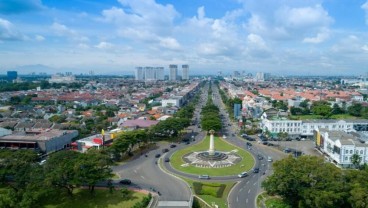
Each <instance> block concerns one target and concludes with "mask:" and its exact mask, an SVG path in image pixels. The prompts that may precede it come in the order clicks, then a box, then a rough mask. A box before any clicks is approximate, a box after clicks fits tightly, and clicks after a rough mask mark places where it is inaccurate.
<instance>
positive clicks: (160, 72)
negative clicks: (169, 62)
mask: <svg viewBox="0 0 368 208" xmlns="http://www.w3.org/2000/svg"><path fill="white" fill-rule="evenodd" d="M155 72H156V80H165V70H164V67H156V69H155Z"/></svg>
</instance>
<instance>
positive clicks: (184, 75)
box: [181, 64, 189, 80]
mask: <svg viewBox="0 0 368 208" xmlns="http://www.w3.org/2000/svg"><path fill="white" fill-rule="evenodd" d="M181 68H182V75H181V79H183V80H189V65H188V64H184V65H182V66H181Z"/></svg>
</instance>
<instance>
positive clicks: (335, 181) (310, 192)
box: [262, 156, 350, 208]
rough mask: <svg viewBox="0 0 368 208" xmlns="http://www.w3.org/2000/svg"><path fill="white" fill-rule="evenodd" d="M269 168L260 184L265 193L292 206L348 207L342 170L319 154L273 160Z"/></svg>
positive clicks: (346, 189)
mask: <svg viewBox="0 0 368 208" xmlns="http://www.w3.org/2000/svg"><path fill="white" fill-rule="evenodd" d="M273 169H274V173H273V174H272V175H271V176H270V177H268V178H267V179H266V180H265V181H264V182H263V183H262V186H263V188H264V189H265V190H266V191H267V193H268V194H271V195H272V194H277V195H279V196H281V197H282V198H283V199H284V200H285V201H286V202H287V203H288V204H289V205H291V206H292V207H306V208H309V207H310V208H312V207H320V208H325V207H331V208H332V207H337V208H339V207H341V208H343V207H350V206H349V203H348V201H347V198H348V191H349V186H348V184H347V183H346V180H345V179H344V174H342V171H341V170H340V169H339V168H337V167H335V166H334V165H333V164H331V163H325V162H324V160H323V158H319V157H315V156H301V157H298V158H293V157H292V156H289V157H287V158H285V159H283V160H280V161H276V162H275V163H274V164H273Z"/></svg>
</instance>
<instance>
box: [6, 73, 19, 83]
mask: <svg viewBox="0 0 368 208" xmlns="http://www.w3.org/2000/svg"><path fill="white" fill-rule="evenodd" d="M6 75H7V79H8V80H9V81H13V80H16V79H17V78H18V72H17V71H7V73H6Z"/></svg>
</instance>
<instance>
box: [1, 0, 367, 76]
mask: <svg viewBox="0 0 368 208" xmlns="http://www.w3.org/2000/svg"><path fill="white" fill-rule="evenodd" d="M347 14H348V15H347ZM367 26H368V1H363V0H359V1H358V0H357V1H337V0H326V1H322V0H311V1H303V0H294V1H289V0H283V1H277V2H275V1H268V0H261V1H256V0H226V1H221V2H216V3H214V2H213V1H209V0H201V1H184V2H176V1H168V0H156V1H155V0H136V1H128V0H108V1H104V3H100V2H88V1H81V0H74V1H67V2H55V1H51V0H43V1H41V0H29V1H21V0H5V1H3V2H2V3H1V4H0V57H1V59H0V73H2V74H5V73H6V71H11V70H16V71H18V73H20V74H26V73H27V72H28V73H31V72H50V70H54V71H55V73H56V72H66V71H74V72H76V73H75V74H78V73H77V72H80V73H88V72H89V71H91V70H93V71H94V72H95V73H96V74H118V75H121V74H134V70H135V67H136V66H147V65H148V66H165V68H166V67H167V66H169V65H170V64H171V63H176V64H178V65H179V66H181V65H183V64H189V65H190V69H191V70H190V74H216V73H217V71H222V72H223V74H231V73H232V72H233V71H235V70H238V71H246V72H247V73H248V72H251V73H256V72H264V73H271V74H276V75H287V74H291V75H297V74H300V75H331V74H334V75H361V74H366V71H367V68H368V59H367V58H366V57H367V55H368V42H366V41H365V40H367V39H368V38H367V36H368V33H367ZM96 28H97V29H96Z"/></svg>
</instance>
